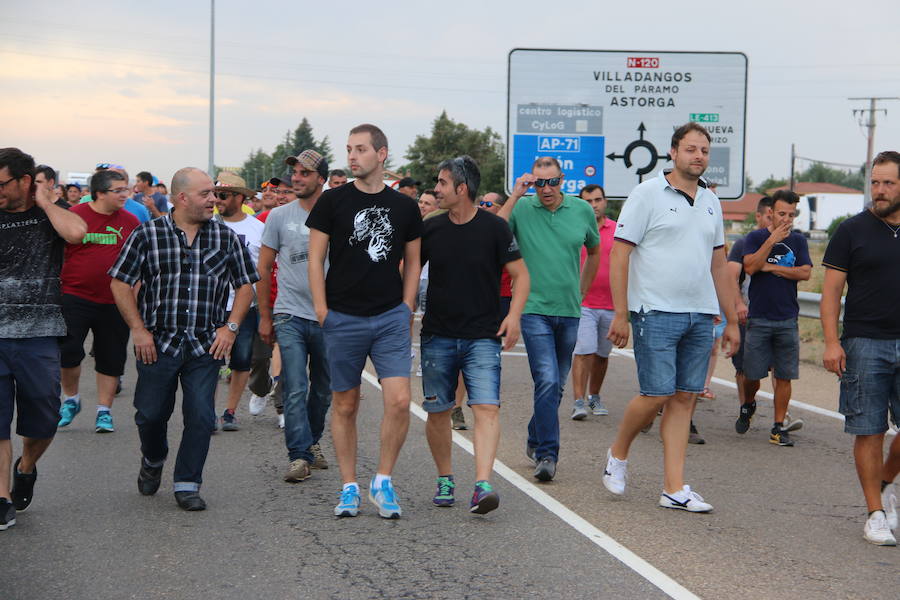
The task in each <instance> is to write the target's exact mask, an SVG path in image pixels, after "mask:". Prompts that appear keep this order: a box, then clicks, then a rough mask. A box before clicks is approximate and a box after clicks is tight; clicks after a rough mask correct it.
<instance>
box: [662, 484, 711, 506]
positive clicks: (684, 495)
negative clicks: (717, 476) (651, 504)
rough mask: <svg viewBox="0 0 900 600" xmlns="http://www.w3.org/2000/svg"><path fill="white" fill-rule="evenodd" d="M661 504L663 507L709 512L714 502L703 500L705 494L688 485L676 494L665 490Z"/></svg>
mask: <svg viewBox="0 0 900 600" xmlns="http://www.w3.org/2000/svg"><path fill="white" fill-rule="evenodd" d="M659 505H660V506H662V507H663V508H677V509H678V510H686V511H688V512H709V511H711V510H712V509H713V507H712V504H709V503H707V502H704V501H703V496H701V495H700V494H698V493H697V492H693V491H691V486H689V485H686V486H684V487H683V488H681V490H680V491H677V492H675V493H674V494H667V493H666V492H665V491H663V493H662V495H661V496H660V497H659Z"/></svg>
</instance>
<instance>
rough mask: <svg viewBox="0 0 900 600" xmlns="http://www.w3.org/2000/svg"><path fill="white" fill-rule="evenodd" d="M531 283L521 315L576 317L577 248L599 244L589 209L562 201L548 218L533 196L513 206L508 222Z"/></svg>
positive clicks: (566, 198) (576, 202) (565, 198)
mask: <svg viewBox="0 0 900 600" xmlns="http://www.w3.org/2000/svg"><path fill="white" fill-rule="evenodd" d="M509 227H510V229H512V232H513V234H515V236H516V241H518V243H519V250H520V251H521V252H522V258H524V259H525V265H526V266H527V267H528V274H529V276H530V277H531V293H530V294H529V295H528V302H526V303H525V312H526V313H530V314H535V315H548V316H554V317H580V316H581V290H580V286H579V280H580V277H581V267H580V261H581V247H582V246H585V247H586V248H593V247H595V246H596V245H597V244H599V243H600V234H599V232H598V231H597V219H596V218H595V217H594V210H593V209H592V208H591V205H590V204H588V203H587V202H585V201H584V200H582V199H581V198H578V197H575V196H566V195H563V201H562V204H560V205H559V206H558V207H557V209H556V210H555V211H553V212H551V211H549V210H547V209H546V208H544V205H543V204H541V201H540V200H539V199H538V197H537V196H525V197H523V198H520V199H519V201H518V202H516V206H515V208H513V211H512V214H511V215H510V217H509Z"/></svg>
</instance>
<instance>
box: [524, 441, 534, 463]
mask: <svg viewBox="0 0 900 600" xmlns="http://www.w3.org/2000/svg"><path fill="white" fill-rule="evenodd" d="M535 450H536V448H535V447H534V446H529V445H528V442H525V456H527V457H528V460H530V461H531V463H532V464H534V465H537V460H535V458H534V451H535Z"/></svg>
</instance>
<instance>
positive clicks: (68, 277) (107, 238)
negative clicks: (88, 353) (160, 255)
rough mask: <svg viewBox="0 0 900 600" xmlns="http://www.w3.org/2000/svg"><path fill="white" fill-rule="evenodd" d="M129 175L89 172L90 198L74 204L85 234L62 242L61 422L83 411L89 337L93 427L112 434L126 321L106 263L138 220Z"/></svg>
mask: <svg viewBox="0 0 900 600" xmlns="http://www.w3.org/2000/svg"><path fill="white" fill-rule="evenodd" d="M129 191H130V190H129V189H128V178H127V177H125V176H124V175H122V174H121V173H119V172H118V171H101V172H99V173H95V174H94V175H93V176H92V177H91V201H90V202H85V203H82V204H78V205H77V206H73V207H72V209H71V210H72V212H74V213H75V214H77V215H78V216H80V217H81V218H82V219H84V222H85V223H87V234H86V235H85V236H84V238H83V239H81V240H79V241H78V242H77V243H69V244H66V254H65V261H64V262H63V269H62V276H61V279H62V292H63V295H62V311H63V317H64V318H65V320H66V329H67V332H66V335H65V337H63V338H61V339H60V344H59V348H60V357H61V358H60V364H61V366H62V391H63V394H65V400H64V402H63V403H62V406H61V407H60V410H59V423H58V424H57V425H58V426H59V427H66V426H68V425H69V424H70V423H71V422H72V420H73V419H74V418H75V415H77V414H78V413H79V412H81V396H80V394H79V393H78V384H79V380H80V379H81V362H82V361H83V360H84V340H85V338H86V337H87V334H88V331H90V332H91V335H92V337H93V350H94V354H93V356H94V359H95V360H94V370H95V371H96V373H97V418H96V421H95V423H94V431H96V432H97V433H111V432H113V431H115V429H114V427H113V419H112V413H111V411H110V409H111V408H112V404H113V398H114V397H115V395H116V387H117V386H118V383H119V377H121V376H122V374H123V373H124V372H125V360H126V358H127V347H128V325H127V324H126V323H125V321H123V320H122V316H121V315H120V314H119V311H118V309H117V308H116V301H115V299H113V296H112V292H111V291H110V289H109V283H110V277H109V275H108V274H107V271H108V270H109V268H110V267H111V266H112V265H113V263H114V262H116V258H117V257H118V256H119V252H120V251H121V250H122V246H123V245H124V244H125V240H126V239H128V236H129V235H131V232H132V231H134V230H135V229H136V228H137V226H138V225H139V224H140V222H139V221H138V220H137V217H135V216H134V215H132V214H131V213H130V212H128V211H127V210H124V207H125V201H126V200H127V199H128V193H129Z"/></svg>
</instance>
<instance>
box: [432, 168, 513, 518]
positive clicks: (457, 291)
mask: <svg viewBox="0 0 900 600" xmlns="http://www.w3.org/2000/svg"><path fill="white" fill-rule="evenodd" d="M480 181H481V175H480V173H479V171H478V165H477V164H476V163H475V161H474V160H472V158H470V157H468V156H460V157H457V158H454V159H451V160H445V161H444V162H442V163H441V164H440V165H438V179H437V185H436V186H435V192H436V195H437V199H438V202H439V203H440V207H441V208H443V209H447V212H446V213H444V214H442V215H439V216H437V217H434V218H431V219H428V220H427V222H426V224H425V232H424V233H423V234H422V262H423V263H424V262H426V261H427V262H428V263H429V283H428V297H427V301H426V305H427V306H428V310H427V311H426V312H425V316H424V317H423V319H422V387H423V390H424V395H425V401H424V402H423V403H422V408H424V409H425V411H426V412H427V413H428V421H427V424H426V426H425V432H426V434H427V437H428V446H429V447H430V448H431V455H432V456H433V457H434V462H435V465H436V466H437V472H438V477H437V491H436V493H435V495H434V499H433V502H434V504H435V505H437V506H451V505H452V504H453V503H454V494H453V489H454V487H455V483H454V481H453V469H452V466H451V460H450V454H451V452H450V448H451V429H450V420H451V419H450V413H451V410H452V409H453V407H454V406H455V404H456V399H455V394H456V387H457V381H458V379H459V374H460V372H461V373H462V376H463V380H464V381H465V385H466V392H467V394H468V397H469V400H468V404H469V406H470V407H471V408H472V412H473V413H474V415H475V439H477V440H479V444H478V445H477V446H476V448H475V492H474V493H473V495H472V500H471V502H470V503H469V512H473V513H477V514H484V513H486V512H490V511H492V510H494V509H495V508H497V506H498V505H499V503H500V497H499V495H498V494H497V492H496V491H494V490H493V488H492V487H491V484H490V475H491V471H492V470H493V468H494V457H495V455H496V454H497V444H498V443H499V441H500V339H499V338H500V337H501V336H505V337H506V340H505V344H504V347H505V348H506V349H509V348H512V347H513V346H514V345H515V344H516V341H517V340H518V338H519V319H520V317H521V315H522V309H523V308H524V307H525V301H526V300H527V299H528V291H529V281H528V270H527V269H526V268H525V262H524V261H523V260H522V256H521V254H520V253H519V247H518V245H517V244H516V240H515V238H514V237H513V235H512V231H510V229H509V225H507V224H506V221H504V220H503V219H501V218H500V217H497V216H496V215H493V214H491V213H489V212H487V211H485V210H479V209H478V207H477V206H476V205H475V198H476V195H477V193H478V185H479V183H480ZM504 267H506V269H507V270H508V271H509V274H510V276H511V277H512V281H513V290H514V293H513V298H512V303H511V306H510V310H509V314H508V315H507V316H506V318H504V319H503V320H502V321H501V318H500V276H501V274H502V272H503V268H504Z"/></svg>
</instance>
